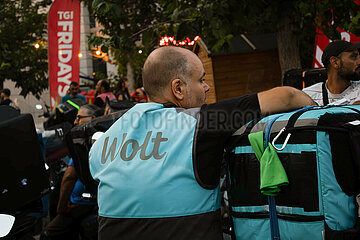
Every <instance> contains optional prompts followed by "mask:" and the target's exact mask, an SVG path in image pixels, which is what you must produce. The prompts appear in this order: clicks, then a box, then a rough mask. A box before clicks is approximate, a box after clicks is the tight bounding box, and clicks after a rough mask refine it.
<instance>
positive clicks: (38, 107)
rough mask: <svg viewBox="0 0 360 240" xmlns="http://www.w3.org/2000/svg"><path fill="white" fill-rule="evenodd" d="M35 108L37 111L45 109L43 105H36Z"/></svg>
mask: <svg viewBox="0 0 360 240" xmlns="http://www.w3.org/2000/svg"><path fill="white" fill-rule="evenodd" d="M35 107H36V109H37V110H41V109H42V108H43V107H42V106H41V104H36V105H35Z"/></svg>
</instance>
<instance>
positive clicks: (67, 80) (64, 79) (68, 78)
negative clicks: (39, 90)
mask: <svg viewBox="0 0 360 240" xmlns="http://www.w3.org/2000/svg"><path fill="white" fill-rule="evenodd" d="M58 82H63V83H66V84H67V85H69V84H70V83H71V73H69V74H68V75H66V76H64V77H59V78H58Z"/></svg>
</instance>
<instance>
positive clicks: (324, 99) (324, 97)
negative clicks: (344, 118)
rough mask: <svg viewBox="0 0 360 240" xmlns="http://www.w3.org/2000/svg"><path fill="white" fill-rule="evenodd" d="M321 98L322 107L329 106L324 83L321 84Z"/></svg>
mask: <svg viewBox="0 0 360 240" xmlns="http://www.w3.org/2000/svg"><path fill="white" fill-rule="evenodd" d="M322 96H323V104H324V106H326V105H328V104H329V96H328V92H327V89H326V81H325V82H323V84H322Z"/></svg>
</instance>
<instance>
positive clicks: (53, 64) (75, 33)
mask: <svg viewBox="0 0 360 240" xmlns="http://www.w3.org/2000/svg"><path fill="white" fill-rule="evenodd" d="M79 53H80V2H79V1H78V0H56V1H55V2H53V4H52V5H51V8H50V11H49V13H48V58H49V88H50V99H51V106H52V107H53V106H54V105H55V103H56V99H57V97H58V96H59V97H62V96H65V95H66V93H67V91H68V89H69V84H70V82H79V57H78V55H79Z"/></svg>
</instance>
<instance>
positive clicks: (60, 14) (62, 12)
mask: <svg viewBox="0 0 360 240" xmlns="http://www.w3.org/2000/svg"><path fill="white" fill-rule="evenodd" d="M58 14H59V19H60V20H61V19H62V16H63V14H64V11H58Z"/></svg>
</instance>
